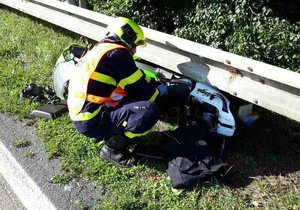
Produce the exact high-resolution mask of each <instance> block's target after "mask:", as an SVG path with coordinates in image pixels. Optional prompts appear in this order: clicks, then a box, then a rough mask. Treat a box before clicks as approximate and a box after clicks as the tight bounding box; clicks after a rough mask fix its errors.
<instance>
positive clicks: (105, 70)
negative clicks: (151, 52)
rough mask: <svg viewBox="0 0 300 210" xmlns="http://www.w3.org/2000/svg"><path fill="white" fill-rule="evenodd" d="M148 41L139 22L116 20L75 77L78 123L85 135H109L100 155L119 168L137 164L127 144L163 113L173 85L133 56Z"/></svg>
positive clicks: (73, 103)
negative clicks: (155, 76)
mask: <svg viewBox="0 0 300 210" xmlns="http://www.w3.org/2000/svg"><path fill="white" fill-rule="evenodd" d="M145 45H146V43H145V37H144V33H143V31H142V29H141V28H140V27H139V25H137V24H136V23H135V22H133V21H132V20H130V19H127V18H123V17H122V18H120V17H119V18H116V19H115V21H114V22H113V24H112V25H110V26H108V28H107V33H106V37H105V38H104V39H103V40H101V41H100V42H99V43H97V44H96V45H95V46H93V47H92V48H91V49H89V50H88V52H87V53H86V54H85V55H84V57H83V58H82V62H81V64H80V67H79V70H78V71H76V72H74V74H73V75H72V76H71V78H70V83H69V91H68V108H69V114H70V117H71V120H72V121H73V124H74V125H75V127H76V129H77V130H78V131H79V132H80V133H82V134H84V135H85V136H88V137H91V138H97V139H101V138H106V139H108V140H107V141H105V145H104V146H103V148H102V150H101V151H100V156H101V157H102V158H104V159H105V160H107V161H110V162H112V163H114V164H116V165H118V166H124V167H130V166H131V165H132V159H131V157H130V155H129V152H128V151H127V150H126V148H127V146H128V145H129V144H130V143H131V142H132V141H133V139H135V138H137V137H139V136H143V135H145V134H146V133H147V132H148V131H149V130H150V129H151V128H152V127H153V125H154V124H155V123H156V122H157V120H158V117H159V114H160V108H159V105H158V103H157V102H158V101H159V100H160V99H161V98H164V97H166V96H167V95H168V89H167V87H166V86H165V85H163V84H160V83H158V82H157V81H154V80H153V79H151V78H150V77H149V76H147V75H146V74H145V73H144V72H143V71H141V70H140V69H139V68H138V67H137V66H136V64H135V62H134V60H133V54H134V53H135V52H136V48H137V47H139V46H145ZM186 96H187V95H186Z"/></svg>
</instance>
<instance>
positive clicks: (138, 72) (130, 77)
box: [118, 69, 143, 89]
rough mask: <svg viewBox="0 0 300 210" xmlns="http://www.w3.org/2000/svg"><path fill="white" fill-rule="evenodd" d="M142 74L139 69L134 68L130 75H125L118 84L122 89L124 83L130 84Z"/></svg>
mask: <svg viewBox="0 0 300 210" xmlns="http://www.w3.org/2000/svg"><path fill="white" fill-rule="evenodd" d="M142 76H143V73H142V72H141V70H139V69H138V70H136V71H135V72H134V73H133V74H132V75H130V76H129V77H126V78H124V79H122V80H121V81H120V82H119V84H118V86H119V87H120V88H122V89H124V88H125V86H126V85H130V84H133V83H135V82H136V81H138V80H139V79H140V78H141V77H142Z"/></svg>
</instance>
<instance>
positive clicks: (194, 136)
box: [135, 125, 225, 188]
mask: <svg viewBox="0 0 300 210" xmlns="http://www.w3.org/2000/svg"><path fill="white" fill-rule="evenodd" d="M164 136H165V137H164V138H163V139H162V141H161V144H159V146H150V145H148V146H146V147H142V146H141V145H140V146H138V147H137V148H136V151H135V152H136V153H139V154H140V155H141V156H144V157H150V158H151V157H154V158H160V159H164V160H166V161H167V163H168V168H167V173H168V175H169V177H170V178H171V183H172V187H173V188H188V187H192V186H193V185H195V184H201V183H204V182H205V181H207V180H209V179H210V178H211V175H213V174H214V173H215V172H217V171H219V169H220V168H221V167H222V166H225V164H223V163H222V158H221V151H220V147H219V146H220V145H219V142H220V140H219V139H217V138H216V137H215V136H213V135H211V133H210V132H209V130H208V128H207V127H205V126H204V125H195V126H193V125H189V126H187V127H184V128H180V129H177V130H175V131H173V132H171V133H167V134H165V135H164Z"/></svg>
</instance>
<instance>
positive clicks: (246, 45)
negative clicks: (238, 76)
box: [88, 0, 300, 72]
mask: <svg viewBox="0 0 300 210" xmlns="http://www.w3.org/2000/svg"><path fill="white" fill-rule="evenodd" d="M88 1H89V3H90V4H92V5H93V8H94V10H96V11H98V12H101V13H104V14H107V15H111V16H125V17H130V18H132V19H133V20H135V21H136V22H137V23H139V24H140V25H143V26H146V27H148V28H152V29H155V30H159V31H163V32H166V33H169V34H174V35H176V36H179V37H182V38H185V39H189V40H192V41H195V42H199V43H201V44H205V45H209V46H212V47H215V48H219V49H222V50H225V51H229V52H232V53H235V54H238V55H242V56H245V57H249V58H253V59H256V60H259V61H263V62H266V63H269V64H272V65H275V66H280V67H283V68H287V69H291V70H293V71H297V72H300V67H299V63H300V53H299V49H300V26H299V24H297V22H296V21H297V20H298V19H299V17H298V16H296V15H295V9H294V10H290V8H294V7H295V8H298V7H299V2H298V1H295V2H292V1H289V2H288V4H287V3H286V2H285V1H284V0H281V1H273V0H233V1H232V0H215V1H209V0H202V1H195V0H190V1H189V0H181V1H180V0H164V1H159V0H125V1H124V0H111V1H109V0H88ZM280 5H288V6H286V7H284V8H283V7H282V8H279V6H280ZM271 7H272V8H273V9H272V8H271ZM284 14H286V16H284ZM279 16H280V17H279ZM297 18H298V19H297Z"/></svg>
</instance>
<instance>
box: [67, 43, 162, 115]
mask: <svg viewBox="0 0 300 210" xmlns="http://www.w3.org/2000/svg"><path fill="white" fill-rule="evenodd" d="M114 50H115V51H116V52H118V50H119V51H120V53H121V54H124V56H127V57H128V58H130V59H131V60H132V61H130V62H133V63H134V61H133V58H132V55H131V53H130V51H129V50H127V48H125V47H124V46H122V45H119V44H114V43H100V44H98V45H96V46H95V47H94V48H93V49H91V50H90V51H89V52H87V54H86V55H85V56H84V58H83V59H82V63H81V66H80V67H79V68H78V70H76V71H75V72H74V74H73V75H72V76H71V78H70V83H69V92H68V108H69V114H70V117H71V119H72V120H73V121H87V120H90V119H92V118H93V117H95V116H96V115H97V114H98V113H99V112H100V110H101V107H102V106H107V107H115V106H117V105H119V104H120V102H122V100H123V99H124V98H125V97H126V96H127V95H130V94H131V92H136V91H141V92H143V91H145V92H147V94H146V95H148V96H146V97H148V98H147V99H146V100H149V101H154V100H155V99H156V97H157V96H158V95H159V91H158V90H157V89H156V88H155V87H152V86H151V85H150V84H147V83H149V82H150V79H149V77H148V76H147V75H145V74H144V73H143V72H142V71H141V70H139V69H138V68H137V67H136V66H135V69H133V70H132V69H130V71H129V69H126V68H127V67H126V66H124V67H119V68H123V69H113V68H114V65H115V63H117V62H118V60H116V59H114V58H113V56H111V57H109V59H108V58H107V57H108V56H107V55H108V54H109V53H110V52H113V51H114ZM115 51H114V52H115ZM127 51H128V52H127ZM129 56H130V57H129ZM107 60H109V61H107ZM110 64H111V65H110ZM134 65H135V64H134ZM111 66H112V67H111ZM126 71H129V72H130V73H129V74H128V73H127V72H126ZM123 74H124V75H123ZM120 75H121V76H120ZM136 93H138V92H136ZM133 94H134V93H133ZM141 95H142V94H141ZM140 100H145V98H143V97H142V98H141V99H140ZM90 103H92V104H93V105H94V106H93V107H95V105H97V106H96V107H97V108H96V109H95V108H93V109H90V110H89V109H86V104H90Z"/></svg>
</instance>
